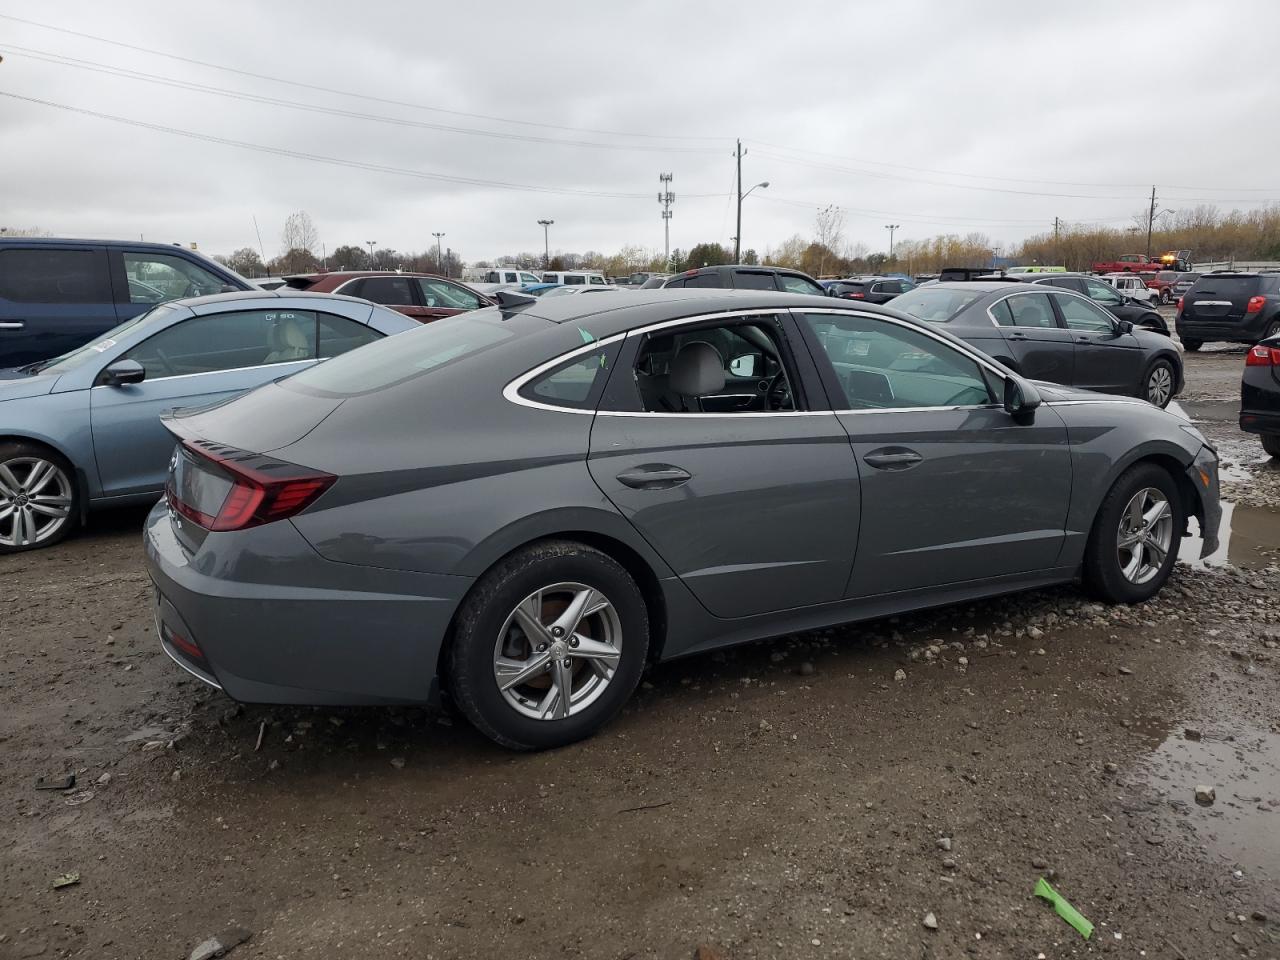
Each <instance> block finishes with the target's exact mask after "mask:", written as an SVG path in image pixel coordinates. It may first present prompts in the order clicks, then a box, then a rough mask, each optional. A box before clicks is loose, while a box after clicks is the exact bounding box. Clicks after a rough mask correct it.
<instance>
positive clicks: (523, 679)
mask: <svg viewBox="0 0 1280 960" xmlns="http://www.w3.org/2000/svg"><path fill="white" fill-rule="evenodd" d="M550 662H551V655H550V654H548V653H539V654H536V655H535V656H532V657H530V658H529V659H528V660H512V659H510V658H509V657H499V658H498V660H497V661H496V662H495V663H494V665H493V669H494V672H495V673H496V674H497V677H498V689H499V690H510V689H511V688H512V687H514V686H518V685H519V684H522V683H528V682H529V681H530V680H532V679H533V678H534V677H540V676H542V675H543V674H544V673H545V672H546V667H547V664H548V663H550Z"/></svg>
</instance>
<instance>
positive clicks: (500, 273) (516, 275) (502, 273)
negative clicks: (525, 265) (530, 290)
mask: <svg viewBox="0 0 1280 960" xmlns="http://www.w3.org/2000/svg"><path fill="white" fill-rule="evenodd" d="M480 282H481V283H517V284H519V285H520V286H522V287H523V286H527V285H529V284H531V283H542V282H543V281H542V280H539V279H538V275H537V274H536V273H531V272H530V271H528V270H521V269H520V268H519V267H492V268H490V269H489V270H486V271H485V274H484V278H483V279H482V280H481V281H480Z"/></svg>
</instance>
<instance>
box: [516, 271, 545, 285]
mask: <svg viewBox="0 0 1280 960" xmlns="http://www.w3.org/2000/svg"><path fill="white" fill-rule="evenodd" d="M520 282H521V283H541V282H542V281H541V280H539V279H538V278H537V277H535V276H534V275H533V274H532V273H522V274H520Z"/></svg>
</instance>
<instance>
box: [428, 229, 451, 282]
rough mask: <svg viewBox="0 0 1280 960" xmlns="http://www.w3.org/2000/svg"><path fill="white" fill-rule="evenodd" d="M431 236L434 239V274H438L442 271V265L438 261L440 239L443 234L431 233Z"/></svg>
mask: <svg viewBox="0 0 1280 960" xmlns="http://www.w3.org/2000/svg"><path fill="white" fill-rule="evenodd" d="M431 235H432V236H433V237H435V238H436V272H437V273H439V272H441V271H442V270H443V264H442V262H441V260H440V238H441V237H443V236H444V234H443V233H432V234H431ZM445 276H448V274H445Z"/></svg>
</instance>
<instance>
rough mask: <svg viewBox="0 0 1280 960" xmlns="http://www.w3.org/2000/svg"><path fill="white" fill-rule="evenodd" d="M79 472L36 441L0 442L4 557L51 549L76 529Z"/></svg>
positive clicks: (0, 525) (0, 548)
mask: <svg viewBox="0 0 1280 960" xmlns="http://www.w3.org/2000/svg"><path fill="white" fill-rule="evenodd" d="M79 515H80V514H79V493H78V491H77V490H76V482H75V471H74V470H72V469H71V464H69V463H67V461H66V460H65V459H63V457H61V456H59V455H58V454H56V453H54V452H53V451H52V450H49V449H48V448H46V447H41V446H39V445H37V444H33V443H0V554H3V553H18V552H20V551H22V550H35V549H38V548H39V547H49V546H52V545H53V544H55V543H57V542H58V541H59V540H62V539H64V538H65V537H66V536H67V535H68V534H69V533H71V531H72V530H74V529H75V525H76V518H77V517H78V516H79Z"/></svg>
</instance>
